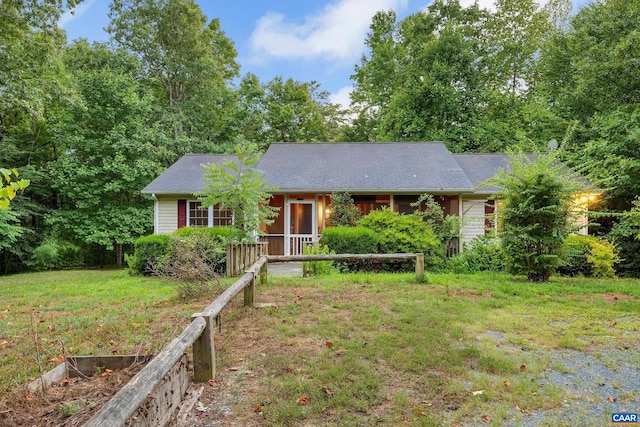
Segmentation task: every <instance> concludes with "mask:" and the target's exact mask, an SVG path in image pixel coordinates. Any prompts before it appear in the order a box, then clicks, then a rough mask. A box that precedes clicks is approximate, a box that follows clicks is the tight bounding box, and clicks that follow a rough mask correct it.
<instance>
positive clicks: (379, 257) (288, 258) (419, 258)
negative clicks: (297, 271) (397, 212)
mask: <svg viewBox="0 0 640 427" xmlns="http://www.w3.org/2000/svg"><path fill="white" fill-rule="evenodd" d="M399 259H415V260H416V278H417V279H418V280H422V279H423V278H424V254H318V255H268V256H267V261H268V262H270V263H275V262H294V261H298V262H300V261H302V262H305V261H391V260H399Z"/></svg>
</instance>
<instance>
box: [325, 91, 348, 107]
mask: <svg viewBox="0 0 640 427" xmlns="http://www.w3.org/2000/svg"><path fill="white" fill-rule="evenodd" d="M351 92H353V86H345V87H343V88H340V89H338V91H337V92H336V93H332V94H330V95H329V102H331V103H332V104H338V105H340V106H342V108H349V105H350V104H351V98H350V97H349V96H350V95H351Z"/></svg>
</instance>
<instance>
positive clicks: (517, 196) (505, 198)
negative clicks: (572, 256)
mask: <svg viewBox="0 0 640 427" xmlns="http://www.w3.org/2000/svg"><path fill="white" fill-rule="evenodd" d="M487 184H490V185H494V186H496V187H497V188H498V189H499V191H498V193H497V194H496V198H497V199H500V200H502V202H503V205H502V208H501V209H499V210H498V215H499V216H500V220H501V223H502V232H501V237H502V240H501V242H502V247H503V250H504V252H505V254H506V255H507V262H508V269H509V271H510V272H511V273H513V274H524V275H526V276H527V278H528V279H529V280H531V281H533V282H545V281H547V280H549V277H551V274H552V273H553V272H554V271H555V269H556V268H557V266H558V265H559V264H560V262H561V260H560V255H561V252H562V245H563V243H564V240H565V238H566V237H567V236H568V235H569V234H570V233H571V231H572V228H573V227H572V221H571V215H572V213H573V212H574V210H575V206H574V205H573V199H574V197H575V194H576V192H577V191H578V190H579V188H580V187H581V185H580V184H579V183H578V182H577V181H576V180H575V179H574V178H573V177H572V176H571V175H570V174H569V173H568V172H567V171H566V170H565V169H564V168H563V166H562V164H560V162H559V160H558V158H557V155H556V154H553V153H547V154H539V155H537V156H536V157H535V159H534V160H531V159H530V158H529V157H528V156H527V155H525V154H517V155H511V156H510V168H509V170H508V171H505V170H502V169H501V170H499V171H498V173H497V174H496V176H495V177H493V178H492V179H490V180H489V181H487Z"/></svg>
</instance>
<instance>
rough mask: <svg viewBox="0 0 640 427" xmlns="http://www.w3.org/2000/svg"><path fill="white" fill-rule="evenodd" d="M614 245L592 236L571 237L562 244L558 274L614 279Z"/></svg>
mask: <svg viewBox="0 0 640 427" xmlns="http://www.w3.org/2000/svg"><path fill="white" fill-rule="evenodd" d="M618 261H619V258H618V256H617V255H616V252H615V245H614V244H613V243H610V242H607V241H606V240H601V239H598V238H597V237H593V236H578V235H573V236H569V237H567V240H566V241H565V243H564V248H563V254H562V264H560V266H559V267H558V272H559V273H560V274H562V275H566V276H578V275H580V276H586V277H590V276H593V277H614V276H615V270H614V265H615V264H616V263H617V262H618Z"/></svg>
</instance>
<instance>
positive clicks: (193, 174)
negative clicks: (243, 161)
mask: <svg viewBox="0 0 640 427" xmlns="http://www.w3.org/2000/svg"><path fill="white" fill-rule="evenodd" d="M237 159H238V158H237V157H236V156H235V155H234V154H187V155H185V156H183V157H181V158H180V159H179V160H178V161H177V162H175V163H174V164H173V165H171V166H170V167H169V168H168V169H167V170H166V171H164V172H163V173H162V174H161V175H160V176H159V177H157V178H156V179H154V180H153V181H152V182H151V184H149V185H147V186H146V187H145V188H143V189H142V193H143V194H193V193H197V192H199V191H202V190H203V189H204V169H202V166H201V165H203V164H204V165H206V164H213V163H222V162H224V161H226V160H234V161H237Z"/></svg>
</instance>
